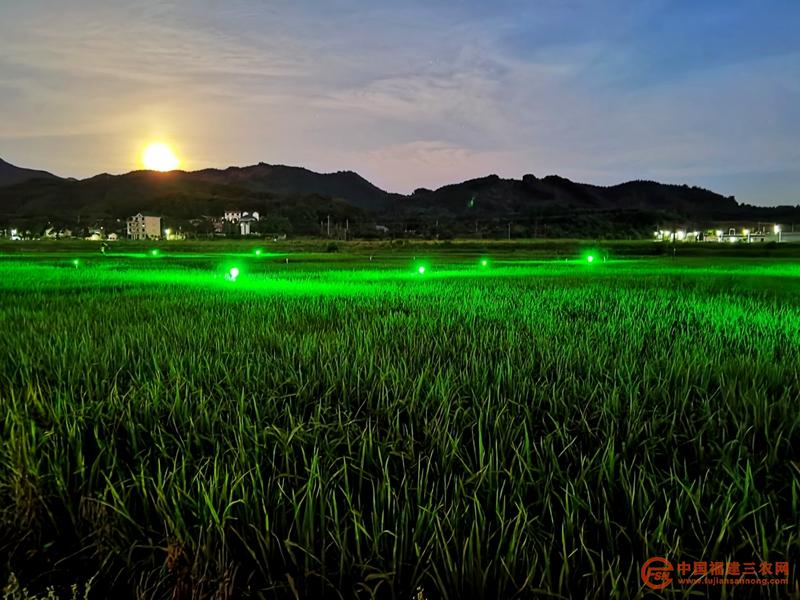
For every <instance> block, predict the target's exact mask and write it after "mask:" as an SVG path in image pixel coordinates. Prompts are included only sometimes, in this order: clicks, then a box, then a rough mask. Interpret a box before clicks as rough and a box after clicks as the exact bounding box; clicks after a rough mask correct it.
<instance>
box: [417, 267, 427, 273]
mask: <svg viewBox="0 0 800 600" xmlns="http://www.w3.org/2000/svg"><path fill="white" fill-rule="evenodd" d="M417 272H418V273H419V274H420V275H424V274H425V267H422V266H421V267H419V268H418V269H417Z"/></svg>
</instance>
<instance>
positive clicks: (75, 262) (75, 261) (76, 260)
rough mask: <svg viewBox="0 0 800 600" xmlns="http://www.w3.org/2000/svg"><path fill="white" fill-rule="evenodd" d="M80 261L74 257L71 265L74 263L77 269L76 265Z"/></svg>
mask: <svg viewBox="0 0 800 600" xmlns="http://www.w3.org/2000/svg"><path fill="white" fill-rule="evenodd" d="M80 262H81V261H79V260H78V259H77V258H76V259H74V260H73V261H72V264H73V265H75V268H76V269H77V268H78V265H79V264H80Z"/></svg>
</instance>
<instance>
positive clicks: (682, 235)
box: [653, 225, 781, 242]
mask: <svg viewBox="0 0 800 600" xmlns="http://www.w3.org/2000/svg"><path fill="white" fill-rule="evenodd" d="M772 231H773V232H774V233H775V234H776V235H777V234H779V233H780V232H781V226H780V225H775V226H774V227H773V228H772ZM714 233H715V234H716V235H717V238H718V239H722V238H723V236H724V235H725V232H724V231H722V230H721V229H717V230H716V231H715V232H714ZM653 235H655V236H656V237H662V238H665V237H669V238H671V237H672V236H673V235H674V236H675V239H676V240H678V241H679V242H682V241H683V240H685V239H686V236H687V233H686V232H685V231H683V230H682V229H678V230H677V231H675V232H672V231H669V230H666V229H662V230H659V231H656V232H655V233H654V234H653ZM689 235H691V236H692V237H694V238H697V237H698V236H699V235H700V232H699V231H692V232H689ZM749 235H750V230H749V229H742V237H747V236H749ZM729 239H730V240H731V241H732V242H735V241H736V236H735V235H732V236H730V238H729Z"/></svg>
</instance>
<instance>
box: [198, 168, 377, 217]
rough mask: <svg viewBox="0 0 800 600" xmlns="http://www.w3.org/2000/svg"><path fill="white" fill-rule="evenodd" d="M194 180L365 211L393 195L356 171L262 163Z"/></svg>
mask: <svg viewBox="0 0 800 600" xmlns="http://www.w3.org/2000/svg"><path fill="white" fill-rule="evenodd" d="M187 175H189V176H190V177H191V178H192V179H193V180H197V181H208V182H211V183H216V184H222V185H233V186H236V187H241V188H245V189H248V190H251V191H256V192H268V193H271V194H281V195H295V194H320V195H323V196H330V197H331V198H341V199H344V200H346V201H347V202H349V203H350V204H352V205H353V206H356V207H358V208H365V209H373V210H374V209H378V208H383V207H384V206H386V205H387V203H388V200H389V194H388V193H387V192H385V191H383V190H382V189H380V188H378V187H376V186H374V185H372V184H371V183H370V182H369V181H367V180H366V179H364V178H363V177H361V175H359V174H357V173H354V172H352V171H339V172H337V173H324V174H321V173H315V172H314V171H309V170H308V169H304V168H302V167H288V166H285V165H268V164H265V163H258V164H257V165H253V166H250V167H228V168H227V169H222V170H220V169H203V170H202V171H193V172H191V173H187Z"/></svg>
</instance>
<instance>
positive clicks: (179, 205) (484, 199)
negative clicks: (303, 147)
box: [0, 163, 800, 236]
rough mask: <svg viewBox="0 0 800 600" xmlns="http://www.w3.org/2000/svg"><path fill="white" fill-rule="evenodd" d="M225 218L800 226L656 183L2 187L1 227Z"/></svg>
mask: <svg viewBox="0 0 800 600" xmlns="http://www.w3.org/2000/svg"><path fill="white" fill-rule="evenodd" d="M2 164H4V165H5V164H7V163H2ZM14 169H16V167H14ZM21 171H25V170H21ZM37 173H42V172H37ZM48 176H49V177H48ZM228 209H241V210H250V211H253V210H257V211H259V212H261V213H262V214H265V215H269V216H274V217H276V218H277V219H278V221H279V222H280V223H283V224H284V225H286V228H287V229H288V228H289V227H290V228H291V231H293V232H295V233H299V232H308V233H316V232H319V231H320V222H321V221H326V222H327V217H328V215H330V216H331V219H332V220H333V222H334V223H339V224H342V223H349V224H351V225H352V226H354V227H355V229H354V230H353V231H354V233H356V234H358V233H360V232H363V233H366V232H369V231H372V232H374V231H375V227H374V226H375V225H376V224H384V225H387V226H388V227H389V229H390V231H392V232H404V231H415V232H417V233H421V234H423V235H426V234H431V235H445V236H446V235H459V234H462V233H474V232H477V231H481V232H485V233H487V234H490V235H491V234H496V233H498V232H499V231H503V230H505V229H506V228H507V227H509V224H513V226H514V227H515V231H516V233H517V234H518V235H551V236H572V235H575V236H585V235H592V236H595V235H597V236H599V235H609V236H614V235H645V234H647V235H649V234H650V233H651V232H652V230H653V227H654V226H656V225H658V224H669V223H685V224H689V225H691V226H697V227H703V226H706V225H711V224H713V223H715V222H725V221H733V220H744V219H749V220H756V219H757V220H762V221H769V220H773V221H778V222H800V208H797V207H778V208H765V207H752V206H748V205H742V204H739V203H737V202H736V200H735V198H733V197H726V196H722V195H720V194H717V193H714V192H712V191H709V190H705V189H702V188H698V187H689V186H686V185H669V184H662V183H657V182H654V181H630V182H627V183H622V184H619V185H614V186H609V187H602V186H596V185H590V184H584V183H576V182H573V181H570V180H569V179H565V178H563V177H559V176H556V175H549V176H547V177H544V178H537V177H535V176H533V175H525V176H524V177H523V178H522V179H503V178H500V177H498V176H497V175H489V176H487V177H481V178H478V179H472V180H469V181H464V182H461V183H456V184H452V185H447V186H444V187H441V188H439V189H437V190H427V189H422V188H420V189H418V190H415V191H414V193H412V194H410V195H407V196H404V195H400V194H390V193H388V192H385V191H384V190H381V189H380V188H378V187H376V186H374V185H372V184H371V183H370V182H369V181H367V180H366V179H364V178H362V177H361V176H360V175H358V174H356V173H353V172H351V171H343V172H338V173H329V174H320V173H315V172H313V171H309V170H307V169H303V168H298V167H287V166H283V165H267V164H264V163H259V164H258V165H253V166H250V167H230V168H227V169H204V170H201V171H193V172H186V171H172V172H169V173H159V172H154V171H133V172H131V173H126V174H124V175H108V174H102V175H97V176H95V177H91V178H89V179H84V180H81V181H76V180H67V179H59V178H56V177H55V176H52V175H50V174H45V176H44V177H38V178H35V179H28V180H24V181H18V182H17V183H14V184H10V185H4V186H2V187H0V223H15V222H18V221H19V220H24V221H28V222H39V221H41V220H43V219H44V220H48V221H53V222H56V221H57V222H61V223H71V222H74V221H75V220H80V221H81V222H84V223H85V222H87V221H92V220H102V221H104V222H108V221H110V220H116V219H124V218H125V217H128V216H130V215H133V214H136V213H137V212H150V213H156V214H161V215H163V216H165V217H167V218H172V219H176V220H183V221H188V220H190V219H195V218H197V217H200V216H202V215H222V213H223V212H224V211H225V210H228ZM326 226H327V223H326Z"/></svg>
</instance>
